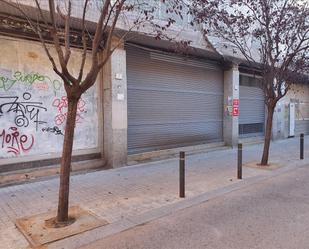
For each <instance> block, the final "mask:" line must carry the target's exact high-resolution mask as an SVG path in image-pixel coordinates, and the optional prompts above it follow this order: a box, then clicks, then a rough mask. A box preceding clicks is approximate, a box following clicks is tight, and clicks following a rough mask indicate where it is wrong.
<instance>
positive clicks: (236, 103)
mask: <svg viewBox="0 0 309 249" xmlns="http://www.w3.org/2000/svg"><path fill="white" fill-rule="evenodd" d="M233 116H234V117H237V116H239V99H233Z"/></svg>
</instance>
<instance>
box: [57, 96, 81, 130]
mask: <svg viewBox="0 0 309 249" xmlns="http://www.w3.org/2000/svg"><path fill="white" fill-rule="evenodd" d="M52 105H53V107H55V108H56V109H57V115H56V116H55V124H56V125H62V124H63V123H64V122H65V121H66V119H67V114H68V98H67V97H66V96H62V97H61V98H55V99H54V101H53V104H52ZM83 113H86V102H85V101H84V100H83V99H82V98H80V100H79V101H78V103H77V113H76V123H79V122H81V120H82V118H83V117H82V115H83Z"/></svg>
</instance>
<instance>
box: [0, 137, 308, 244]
mask: <svg viewBox="0 0 309 249" xmlns="http://www.w3.org/2000/svg"><path fill="white" fill-rule="evenodd" d="M308 139H309V136H307V137H305V141H307V140H308ZM307 143H308V142H307ZM305 148H306V151H305V156H307V159H305V160H302V161H300V160H299V138H294V139H287V140H280V141H276V142H273V143H272V145H271V154H270V161H271V162H274V163H278V164H280V165H282V166H283V167H285V166H295V167H297V166H302V165H305V164H309V148H308V146H306V145H305ZM236 153H237V151H236V149H228V150H220V151H214V152H209V153H204V154H198V155H192V156H188V157H187V160H186V200H190V199H191V198H193V197H197V196H200V195H202V194H204V193H207V192H211V191H214V190H218V189H223V188H227V187H229V186H232V185H233V184H235V183H237V182H240V181H239V180H237V179H236V165H237V157H236ZM261 153H262V145H261V144H258V145H248V146H245V147H244V151H243V156H244V159H243V161H244V164H246V163H249V162H255V161H256V162H258V161H259V160H260V157H261ZM269 174H271V171H269V170H263V169H256V168H248V167H244V169H243V177H244V180H243V182H246V181H248V180H250V179H253V178H256V177H259V176H266V175H269ZM57 198H58V178H55V179H50V180H46V181H41V182H34V183H28V184H23V185H16V186H10V187H5V188H1V189H0V200H1V202H0V242H1V243H0V248H3V249H10V248H14V249H15V248H18V249H20V248H26V247H27V246H28V243H27V241H26V240H25V238H24V237H23V235H22V234H21V233H19V231H18V230H17V229H16V228H15V225H14V221H15V219H16V218H19V217H23V216H29V215H34V214H38V213H44V212H46V211H48V210H56V208H57ZM181 202H183V199H180V198H178V159H169V160H166V161H160V162H152V163H148V164H143V165H138V166H131V167H125V168H121V169H112V170H107V171H99V172H92V173H88V174H83V175H75V176H72V178H71V192H70V205H71V206H73V205H80V206H81V207H82V208H84V209H88V210H91V211H92V212H94V213H95V214H96V215H98V216H100V217H102V218H103V219H105V220H107V221H108V222H109V223H111V224H110V225H107V226H106V228H107V229H108V226H111V227H112V229H113V228H114V227H115V226H114V227H113V226H112V225H113V224H117V223H119V221H121V220H126V221H130V220H134V217H138V216H140V215H141V214H147V212H154V211H155V210H162V207H172V204H176V203H181ZM159 208H160V209H159ZM95 230H96V229H95ZM88 233H89V234H91V231H90V232H88ZM92 233H96V231H93V232H92ZM96 236H99V235H98V231H97V234H96ZM94 237H95V236H94ZM73 238H74V239H75V240H76V238H78V236H74V237H73ZM80 243H81V244H80V245H82V241H81V242H80ZM58 246H59V244H58ZM51 247H53V246H51ZM54 248H61V247H57V246H55V247H54ZM63 248H67V247H63ZM68 248H71V247H69V246H68ZM73 248H76V247H73Z"/></svg>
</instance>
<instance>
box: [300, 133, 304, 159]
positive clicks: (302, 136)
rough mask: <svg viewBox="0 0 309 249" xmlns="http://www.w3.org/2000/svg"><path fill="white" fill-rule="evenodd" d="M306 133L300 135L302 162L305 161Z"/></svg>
mask: <svg viewBox="0 0 309 249" xmlns="http://www.w3.org/2000/svg"><path fill="white" fill-rule="evenodd" d="M304 140H305V136H304V133H302V134H300V160H303V159H304Z"/></svg>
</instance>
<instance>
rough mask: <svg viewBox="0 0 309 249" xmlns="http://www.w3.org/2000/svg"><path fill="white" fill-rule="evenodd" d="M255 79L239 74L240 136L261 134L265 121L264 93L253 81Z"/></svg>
mask: <svg viewBox="0 0 309 249" xmlns="http://www.w3.org/2000/svg"><path fill="white" fill-rule="evenodd" d="M254 81H255V79H254V78H251V77H248V76H243V75H241V76H240V87H239V134H240V136H245V137H250V136H262V135H263V134H264V123H265V102H264V93H263V90H262V89H261V88H259V87H258V86H256V83H254Z"/></svg>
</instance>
